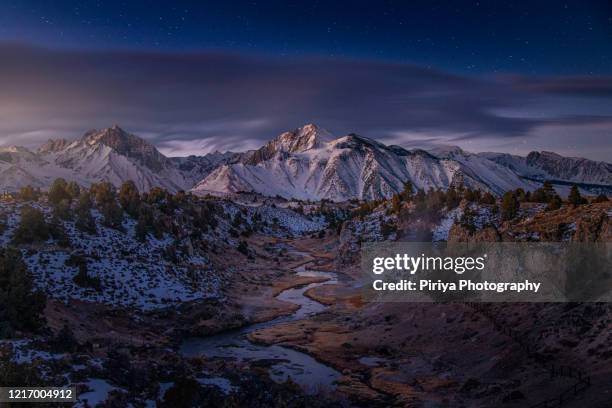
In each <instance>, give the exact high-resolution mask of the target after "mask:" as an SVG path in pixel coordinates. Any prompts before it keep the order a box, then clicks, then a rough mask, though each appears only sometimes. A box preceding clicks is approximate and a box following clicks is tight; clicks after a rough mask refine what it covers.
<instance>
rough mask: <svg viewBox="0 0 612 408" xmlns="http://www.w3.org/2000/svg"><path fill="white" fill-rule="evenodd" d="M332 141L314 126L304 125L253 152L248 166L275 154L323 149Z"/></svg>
mask: <svg viewBox="0 0 612 408" xmlns="http://www.w3.org/2000/svg"><path fill="white" fill-rule="evenodd" d="M332 140H334V137H333V136H332V135H331V134H330V133H329V132H327V131H326V130H325V129H322V128H320V127H318V126H317V125H314V124H308V125H304V126H302V127H300V128H297V129H295V130H292V131H289V132H284V133H281V134H280V135H279V136H277V137H276V138H274V139H272V140H270V141H269V142H268V143H266V144H265V145H264V146H262V147H261V148H259V149H257V150H255V151H254V152H253V154H252V155H251V157H249V158H248V160H247V163H248V164H257V163H261V162H262V161H266V160H269V159H271V158H272V157H273V156H274V155H275V154H277V153H302V152H305V151H307V150H311V149H318V148H321V147H323V146H324V145H325V144H326V143H328V142H330V141H332Z"/></svg>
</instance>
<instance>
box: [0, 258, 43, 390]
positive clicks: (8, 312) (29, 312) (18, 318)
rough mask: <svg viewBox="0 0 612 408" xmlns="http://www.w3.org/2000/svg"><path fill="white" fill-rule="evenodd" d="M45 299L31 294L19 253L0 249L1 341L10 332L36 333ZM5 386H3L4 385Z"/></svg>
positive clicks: (26, 273) (29, 277)
mask: <svg viewBox="0 0 612 408" xmlns="http://www.w3.org/2000/svg"><path fill="white" fill-rule="evenodd" d="M45 303H46V299H45V295H44V293H42V292H38V291H34V285H33V282H32V276H31V274H30V273H29V271H28V270H27V268H26V266H25V264H24V263H23V261H22V259H21V252H20V251H18V250H15V249H11V248H0V327H3V328H4V330H1V329H0V331H4V333H1V332H0V337H1V336H3V335H10V334H11V333H10V332H11V331H13V330H32V331H35V330H38V329H40V328H41V327H42V326H43V324H44V317H43V316H42V313H43V310H44V308H45ZM5 385H6V384H5Z"/></svg>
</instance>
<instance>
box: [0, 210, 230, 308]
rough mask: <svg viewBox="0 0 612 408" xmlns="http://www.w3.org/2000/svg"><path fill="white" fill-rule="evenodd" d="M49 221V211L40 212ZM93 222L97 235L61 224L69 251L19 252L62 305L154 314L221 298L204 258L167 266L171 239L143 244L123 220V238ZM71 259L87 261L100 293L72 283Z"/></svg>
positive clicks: (12, 222)
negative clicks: (121, 308) (78, 302)
mask: <svg viewBox="0 0 612 408" xmlns="http://www.w3.org/2000/svg"><path fill="white" fill-rule="evenodd" d="M18 208H19V207H15V208H13V209H12V211H11V212H9V217H8V224H9V228H7V231H5V233H4V234H2V235H1V236H0V240H1V241H2V243H8V242H9V241H10V238H11V237H12V235H13V231H14V228H15V226H16V225H17V223H18V222H19V215H18V214H19V211H18ZM43 210H44V212H45V213H46V216H47V217H49V216H50V211H49V209H48V208H43ZM92 214H93V215H94V218H96V220H97V229H98V231H97V233H96V234H93V235H90V234H86V233H83V232H81V231H79V230H78V229H77V228H76V227H75V225H74V222H72V221H68V222H64V228H65V230H66V233H67V234H68V236H69V238H70V241H71V248H60V247H58V246H57V245H54V243H53V241H52V240H50V241H48V242H47V244H48V245H44V246H42V247H41V248H40V249H39V250H37V251H27V250H24V251H23V255H24V261H25V263H26V265H27V267H28V269H29V270H30V271H31V272H32V274H33V276H34V281H35V284H36V285H37V286H38V287H39V288H40V289H42V290H44V291H45V292H46V293H47V294H48V295H49V296H51V297H54V298H58V299H60V300H63V301H66V302H67V301H68V300H70V299H78V300H83V301H86V302H99V303H105V304H109V305H113V306H130V307H136V308H138V309H141V310H152V309H156V308H161V307H165V306H170V305H173V304H176V303H180V302H187V301H193V300H197V299H202V298H209V297H216V296H218V295H219V290H220V279H219V278H218V276H217V275H216V273H215V272H214V270H213V269H212V266H211V265H210V263H209V261H208V260H207V259H206V258H205V257H204V256H203V255H193V256H188V255H187V254H178V255H179V256H180V257H181V260H180V261H179V262H178V263H175V262H171V261H169V260H167V259H166V258H165V257H164V251H165V250H166V249H167V248H168V246H170V245H171V244H172V243H173V241H174V239H173V238H172V237H170V236H165V237H164V238H163V239H155V238H153V237H152V236H148V238H147V242H146V243H141V242H139V241H138V240H137V239H136V236H135V224H136V222H135V221H134V220H133V219H131V218H127V217H126V218H125V221H124V224H123V226H124V229H125V232H122V231H118V230H115V229H112V228H106V227H104V226H102V225H101V223H100V221H101V218H102V217H101V215H100V214H99V213H98V212H97V211H92ZM72 254H79V255H80V256H82V257H84V258H85V259H87V272H88V275H89V276H91V277H92V278H98V279H99V280H100V283H101V288H100V290H96V289H94V288H84V287H80V286H78V285H77V284H76V283H75V282H74V277H75V276H76V275H77V273H78V268H77V267H76V266H68V265H66V263H67V261H68V260H69V259H70V256H71V255H72Z"/></svg>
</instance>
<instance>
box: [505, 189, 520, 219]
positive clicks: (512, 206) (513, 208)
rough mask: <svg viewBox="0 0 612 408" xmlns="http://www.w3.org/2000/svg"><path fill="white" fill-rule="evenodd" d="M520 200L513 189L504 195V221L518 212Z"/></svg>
mask: <svg viewBox="0 0 612 408" xmlns="http://www.w3.org/2000/svg"><path fill="white" fill-rule="evenodd" d="M518 209H519V202H518V200H517V198H516V195H515V194H514V192H512V191H508V192H506V193H505V194H504V196H503V197H502V204H501V217H502V220H503V221H507V220H511V219H513V218H514V217H516V215H517V214H518Z"/></svg>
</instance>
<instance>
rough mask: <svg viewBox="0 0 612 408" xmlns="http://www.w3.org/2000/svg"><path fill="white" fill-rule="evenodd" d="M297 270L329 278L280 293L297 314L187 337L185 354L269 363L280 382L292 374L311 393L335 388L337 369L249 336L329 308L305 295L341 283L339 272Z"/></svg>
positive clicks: (303, 274) (302, 354)
mask: <svg viewBox="0 0 612 408" xmlns="http://www.w3.org/2000/svg"><path fill="white" fill-rule="evenodd" d="M294 253H295V254H300V253H297V252H294ZM294 270H295V273H296V274H297V275H299V276H310V277H324V278H327V280H326V281H324V282H318V283H311V284H309V285H306V286H302V287H299V288H291V289H286V290H284V291H282V292H281V293H279V294H278V295H277V296H276V298H277V299H279V300H283V301H285V302H289V303H294V304H296V305H298V306H300V308H299V309H298V310H296V311H295V312H294V313H293V314H291V315H288V316H282V317H278V318H276V319H273V320H270V321H267V322H263V323H257V324H253V325H249V326H246V327H243V328H241V329H237V330H231V331H227V332H223V333H220V334H217V335H214V336H209V337H197V338H190V339H187V340H186V341H185V342H184V343H183V344H182V345H181V353H182V354H183V355H185V356H188V357H194V356H206V357H219V358H231V359H235V360H238V361H260V362H265V363H266V364H268V365H269V366H270V370H269V372H270V378H271V379H272V380H274V381H276V382H279V383H280V382H284V381H286V380H287V379H288V378H289V377H291V379H292V380H293V381H294V382H295V383H297V384H299V385H300V386H302V387H303V388H304V389H305V390H306V391H307V392H308V391H310V392H316V391H317V389H318V388H320V387H322V388H325V389H334V388H335V381H336V380H337V379H338V378H339V377H340V373H339V372H338V371H336V370H334V369H333V368H331V367H329V366H327V365H325V364H322V363H320V362H319V361H317V360H315V359H314V358H312V357H311V356H309V355H308V354H305V353H302V352H299V351H296V350H293V349H291V348H288V347H283V346H280V345H270V346H266V345H260V344H254V343H251V342H250V341H249V340H248V339H247V335H248V334H249V333H251V332H253V331H255V330H259V329H263V328H267V327H271V326H275V325H277V324H280V323H285V322H289V321H294V320H300V319H304V318H306V317H308V316H312V315H315V314H317V313H320V312H322V311H323V310H325V309H326V307H327V306H325V305H323V304H321V303H319V302H317V301H315V300H312V299H310V298H308V297H306V296H304V293H305V292H306V291H307V290H309V289H311V288H315V287H317V286H322V285H330V284H335V283H337V282H338V281H337V276H336V274H335V273H331V272H321V271H316V270H312V269H309V268H307V267H306V266H304V265H302V266H300V267H298V268H295V269H294Z"/></svg>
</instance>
